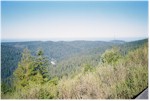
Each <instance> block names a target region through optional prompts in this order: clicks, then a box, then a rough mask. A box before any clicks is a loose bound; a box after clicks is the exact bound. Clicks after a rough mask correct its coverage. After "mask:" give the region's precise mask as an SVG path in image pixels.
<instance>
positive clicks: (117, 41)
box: [110, 40, 126, 43]
mask: <svg viewBox="0 0 150 101" xmlns="http://www.w3.org/2000/svg"><path fill="white" fill-rule="evenodd" d="M110 42H112V43H125V42H126V41H123V40H111V41H110Z"/></svg>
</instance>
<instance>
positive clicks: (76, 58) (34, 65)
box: [1, 39, 148, 99]
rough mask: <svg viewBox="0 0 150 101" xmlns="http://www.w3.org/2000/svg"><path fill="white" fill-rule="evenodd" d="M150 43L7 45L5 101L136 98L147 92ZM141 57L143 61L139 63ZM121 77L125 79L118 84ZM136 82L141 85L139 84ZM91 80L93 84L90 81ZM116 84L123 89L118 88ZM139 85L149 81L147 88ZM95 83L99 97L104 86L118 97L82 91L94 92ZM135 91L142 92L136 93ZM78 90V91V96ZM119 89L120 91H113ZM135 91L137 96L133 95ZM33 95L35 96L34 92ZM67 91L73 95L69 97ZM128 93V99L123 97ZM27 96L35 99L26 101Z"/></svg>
mask: <svg viewBox="0 0 150 101" xmlns="http://www.w3.org/2000/svg"><path fill="white" fill-rule="evenodd" d="M147 43H148V39H143V40H138V41H133V42H124V41H119V40H113V41H110V42H104V41H58V42H53V41H45V42H42V41H31V42H2V43H1V77H2V84H1V87H2V98H34V99H35V98H48V99H49V98H79V99H82V98H132V97H133V96H135V95H136V94H137V93H138V92H139V91H141V90H142V89H143V88H144V87H146V86H147V82H148V79H147V69H148V67H147V66H148V59H147V56H148V55H147V48H148V46H147ZM142 49H143V50H142ZM140 56H141V57H143V58H141V59H139V58H138V57H140ZM135 58H137V59H139V60H135ZM136 66H137V68H135V67H136ZM141 66H142V67H141ZM128 70H129V71H128ZM142 70H143V71H142ZM101 71H104V72H103V73H101ZM121 71H122V72H123V71H124V72H125V73H124V72H123V73H122V75H123V76H121V74H120V73H119V72H121ZM126 71H128V72H127V74H126ZM139 71H142V72H141V75H143V79H142V78H141V77H140V76H139V75H138V74H136V73H139ZM130 72H131V73H132V72H133V73H134V72H135V74H131V73H130ZM104 73H106V74H104ZM142 73H143V74H142ZM100 75H101V76H100ZM118 75H119V76H120V77H122V78H116V77H118ZM125 75H126V76H125ZM99 76H100V77H99ZM109 76H114V79H112V80H109ZM128 76H129V77H130V78H128ZM135 76H136V77H138V78H139V79H135ZM89 77H90V78H89ZM99 78H101V79H100V80H99ZM104 78H105V80H103V79H104ZM82 79H83V81H82V82H80V80H82ZM87 79H89V80H91V81H86V80H87ZM107 79H108V80H107ZM92 80H93V81H92ZM94 80H95V81H94ZM97 80H98V81H97ZM115 80H117V82H118V83H115V82H116V81H115ZM139 80H144V81H143V85H142V84H141V83H140V81H139ZM72 81H73V82H74V83H72ZM79 82H80V83H79ZM91 82H93V84H92V85H93V86H92V87H98V89H97V90H99V91H101V89H100V88H99V87H100V86H98V85H100V84H99V83H101V85H102V86H103V87H105V86H108V84H109V85H111V87H109V86H108V90H112V91H114V92H116V95H113V93H114V92H112V93H111V92H110V94H104V96H101V94H99V93H100V92H99V91H95V90H96V88H91V89H87V90H86V91H85V89H83V88H78V87H79V85H81V86H85V87H87V88H88V87H89V86H90V84H88V83H91ZM137 82H138V83H137ZM86 83H87V84H86ZM135 83H137V85H135ZM73 85H74V86H73ZM94 85H95V86H94ZM133 85H134V86H135V87H139V86H140V88H139V89H137V88H134V87H133ZM122 86H125V87H126V89H125V87H124V88H122ZM35 87H39V89H35ZM46 87H47V89H46ZM64 87H67V88H64ZM73 87H77V89H79V92H78V91H76V90H75V88H73ZM90 87H91V86H90ZM90 87H89V88H90ZM112 87H113V88H112ZM116 87H117V89H119V91H118V90H117V91H115V90H114V88H116ZM130 88H131V89H132V91H133V92H132V93H133V94H131V95H130V93H131V91H130V90H129V89H130ZM32 89H33V91H30V90H32ZM92 89H93V90H92ZM48 90H49V91H48ZM65 90H68V92H69V93H66V92H67V91H66V92H64V91H65ZM126 90H127V91H126ZM34 91H35V92H34ZM102 91H103V90H102ZM124 91H125V92H126V94H124V95H120V94H121V93H122V92H123V93H124ZM17 92H18V93H19V92H20V94H18V93H17ZM28 92H29V93H31V95H32V94H33V96H30V95H27V94H28ZM84 92H85V93H84ZM97 92H99V93H97ZM108 92H109V91H107V92H101V93H108ZM35 93H37V94H35ZM81 93H82V94H81ZM74 94H77V95H74ZM98 94H99V95H98Z"/></svg>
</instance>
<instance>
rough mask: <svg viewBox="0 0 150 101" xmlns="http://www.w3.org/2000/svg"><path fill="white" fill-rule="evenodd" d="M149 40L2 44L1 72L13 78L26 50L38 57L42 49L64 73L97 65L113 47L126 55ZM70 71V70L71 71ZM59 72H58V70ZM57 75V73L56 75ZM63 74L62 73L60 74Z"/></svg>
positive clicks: (4, 75)
mask: <svg viewBox="0 0 150 101" xmlns="http://www.w3.org/2000/svg"><path fill="white" fill-rule="evenodd" d="M145 42H147V39H144V40H140V41H134V42H124V41H120V40H119V41H115V42H114V41H110V42H104V41H58V42H53V41H45V42H42V41H31V42H6V43H5V42H2V43H1V49H2V50H1V54H2V57H1V60H2V63H1V70H2V78H7V77H9V76H11V74H12V73H13V71H14V70H15V69H16V68H17V64H18V62H19V61H20V59H21V53H22V51H23V49H24V48H28V49H29V50H30V51H31V54H32V55H36V52H37V50H38V49H42V50H43V52H44V55H45V56H46V57H48V59H49V61H51V60H52V59H55V60H56V61H57V66H56V67H55V69H56V68H60V69H59V70H61V71H63V70H64V69H69V68H70V69H71V70H72V69H73V67H76V69H77V66H78V67H80V65H82V64H83V63H85V62H86V63H87V62H89V63H90V64H92V65H96V64H97V61H98V60H100V54H102V53H103V52H104V51H105V50H106V49H110V48H112V47H115V46H116V47H120V51H122V54H126V53H127V52H128V51H129V50H132V49H135V48H138V47H140V45H142V44H143V43H145ZM70 69H69V70H70ZM56 71H58V70H56ZM56 74H57V73H56ZM58 74H61V73H58Z"/></svg>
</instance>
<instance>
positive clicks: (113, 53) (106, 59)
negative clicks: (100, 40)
mask: <svg viewBox="0 0 150 101" xmlns="http://www.w3.org/2000/svg"><path fill="white" fill-rule="evenodd" d="M120 57H121V54H120V53H119V49H117V48H112V49H110V50H106V51H105V52H104V53H103V54H102V56H101V58H102V62H103V63H107V64H116V63H117V61H118V60H119V59H120Z"/></svg>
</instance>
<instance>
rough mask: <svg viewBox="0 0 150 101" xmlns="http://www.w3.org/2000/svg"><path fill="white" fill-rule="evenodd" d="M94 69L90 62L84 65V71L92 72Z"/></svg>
mask: <svg viewBox="0 0 150 101" xmlns="http://www.w3.org/2000/svg"><path fill="white" fill-rule="evenodd" d="M92 71H94V67H92V66H91V65H90V64H85V65H84V73H85V72H92Z"/></svg>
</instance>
